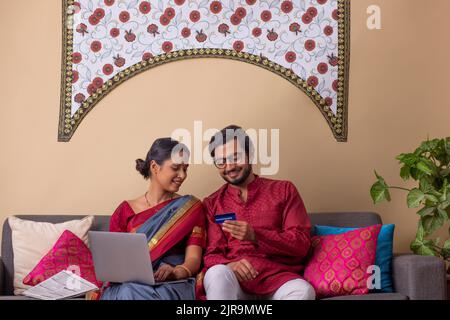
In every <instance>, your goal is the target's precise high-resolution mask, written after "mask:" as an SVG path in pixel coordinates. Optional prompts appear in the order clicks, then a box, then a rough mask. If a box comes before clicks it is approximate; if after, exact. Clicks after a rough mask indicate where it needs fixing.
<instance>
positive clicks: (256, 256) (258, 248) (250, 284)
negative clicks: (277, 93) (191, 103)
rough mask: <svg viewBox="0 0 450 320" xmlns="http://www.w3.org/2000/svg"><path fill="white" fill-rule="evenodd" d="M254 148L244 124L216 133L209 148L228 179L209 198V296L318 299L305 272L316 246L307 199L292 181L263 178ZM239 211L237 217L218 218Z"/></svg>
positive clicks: (206, 285)
mask: <svg viewBox="0 0 450 320" xmlns="http://www.w3.org/2000/svg"><path fill="white" fill-rule="evenodd" d="M252 149H253V146H252V143H251V140H250V138H249V137H248V135H247V134H246V133H245V132H244V131H243V129H242V128H241V127H238V126H234V125H232V126H228V127H226V128H224V129H222V130H221V131H220V132H218V133H216V134H215V135H214V136H213V137H212V138H211V141H210V144H209V151H210V153H211V156H212V157H213V160H214V164H215V166H216V167H217V168H218V170H219V174H220V176H221V177H222V178H223V179H224V180H225V181H226V182H227V183H226V184H225V185H223V186H222V187H221V188H220V189H219V190H217V191H216V192H214V193H213V194H211V195H210V196H208V197H207V198H205V199H204V207H205V211H206V216H207V230H208V233H207V241H208V243H207V249H206V252H205V256H204V264H205V268H207V271H206V274H205V277H204V280H203V284H204V289H205V292H206V297H207V299H209V300H236V299H274V300H306V299H315V292H314V289H313V287H312V286H311V285H310V284H309V283H308V282H306V281H305V280H303V279H302V277H301V276H300V275H299V272H300V271H301V270H302V269H303V267H302V262H303V259H304V257H305V256H306V255H307V253H308V250H309V247H310V229H311V224H310V221H309V218H308V215H307V213H306V209H305V206H304V204H303V201H302V199H301V197H300V195H299V193H298V191H297V189H296V188H295V186H294V185H293V184H292V183H291V182H289V181H277V180H271V179H266V178H262V177H259V176H257V175H256V174H254V173H253V171H252V165H251V159H252V152H253V150H252ZM230 212H232V213H235V214H236V220H235V221H232V220H228V221H225V222H224V223H223V224H222V225H221V224H218V223H216V222H215V219H214V217H215V215H219V214H224V213H230Z"/></svg>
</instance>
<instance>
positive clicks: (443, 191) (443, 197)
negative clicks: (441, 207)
mask: <svg viewBox="0 0 450 320" xmlns="http://www.w3.org/2000/svg"><path fill="white" fill-rule="evenodd" d="M447 191H448V182H447V179H446V178H445V179H444V183H443V185H442V188H441V194H442V195H441V196H440V197H439V201H440V202H443V201H445V200H447Z"/></svg>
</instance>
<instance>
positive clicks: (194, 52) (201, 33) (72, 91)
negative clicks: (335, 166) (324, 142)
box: [59, 0, 350, 141]
mask: <svg viewBox="0 0 450 320" xmlns="http://www.w3.org/2000/svg"><path fill="white" fill-rule="evenodd" d="M63 6H64V15H63V38H64V39H63V40H64V41H63V66H62V73H63V74H62V90H61V114H60V126H59V140H60V141H68V140H70V138H71V137H72V135H73V133H74V131H75V130H76V128H77V127H78V125H79V123H80V122H81V121H82V119H83V118H84V117H85V116H86V114H87V113H88V112H89V111H90V110H91V109H92V108H93V107H94V106H95V105H96V104H97V103H98V102H99V101H100V100H101V99H102V97H104V96H105V95H106V94H107V93H109V92H110V91H111V90H112V89H114V88H115V87H116V86H117V85H119V84H120V83H122V82H123V81H126V80H128V79H130V78H131V77H133V76H134V75H136V74H138V73H140V72H143V71H145V70H148V69H151V68H152V67H154V66H157V65H160V64H163V63H166V62H170V61H176V60H179V59H186V58H199V57H202V58H209V57H216V58H217V57H220V58H230V59H235V60H239V61H243V62H247V63H251V64H254V65H257V66H260V67H263V68H265V69H267V70H270V71H272V72H274V73H276V74H278V75H280V76H282V77H283V78H285V79H286V80H288V81H290V82H291V83H293V84H294V85H296V86H297V87H298V88H300V89H301V90H302V91H303V92H305V93H306V94H307V95H308V96H309V97H310V98H311V99H312V100H313V102H314V103H315V105H316V106H317V107H318V108H319V110H320V111H321V112H322V114H323V115H324V117H325V119H326V120H327V122H328V124H329V126H330V128H331V129H332V132H333V134H334V136H335V138H336V139H337V140H338V141H346V138H347V97H348V67H349V14H350V13H349V7H350V5H349V0H297V1H294V0H293V1H291V0H260V1H258V0H224V1H210V0H203V1H201V0H200V1H193V0H190V1H189V0H163V1H142V0H78V1H73V0H65V1H64V3H63Z"/></svg>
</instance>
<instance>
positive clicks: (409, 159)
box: [395, 153, 419, 166]
mask: <svg viewBox="0 0 450 320" xmlns="http://www.w3.org/2000/svg"><path fill="white" fill-rule="evenodd" d="M395 158H396V159H397V160H399V161H400V162H401V163H404V164H405V165H407V166H412V165H414V164H415V163H416V162H417V160H418V159H419V157H418V156H417V155H416V154H414V153H402V154H400V155H398V156H397V157H395Z"/></svg>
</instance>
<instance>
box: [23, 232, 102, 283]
mask: <svg viewBox="0 0 450 320" xmlns="http://www.w3.org/2000/svg"><path fill="white" fill-rule="evenodd" d="M62 270H70V271H72V272H75V273H77V274H78V275H79V276H80V277H81V278H83V279H85V280H87V281H89V282H91V283H93V284H95V285H96V286H97V287H99V288H101V286H102V282H101V281H98V280H97V278H96V276H95V270H94V262H93V261H92V255H91V251H90V250H89V248H88V247H87V246H86V244H85V243H84V242H83V241H82V240H81V239H80V238H78V237H77V236H76V235H75V234H73V233H72V232H70V231H69V230H66V231H64V232H63V234H62V235H61V237H60V238H59V239H58V241H56V243H55V245H54V246H53V248H52V249H51V250H50V251H49V252H48V253H47V254H46V255H45V256H44V257H43V258H42V259H41V261H39V263H38V264H37V265H36V266H35V267H34V269H33V270H32V271H31V272H30V273H29V274H28V275H27V276H26V277H25V278H24V279H23V283H24V284H25V285H30V286H35V285H37V284H39V283H40V282H42V281H45V280H47V279H48V278H50V277H52V276H54V275H55V274H57V273H58V272H60V271H62Z"/></svg>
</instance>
